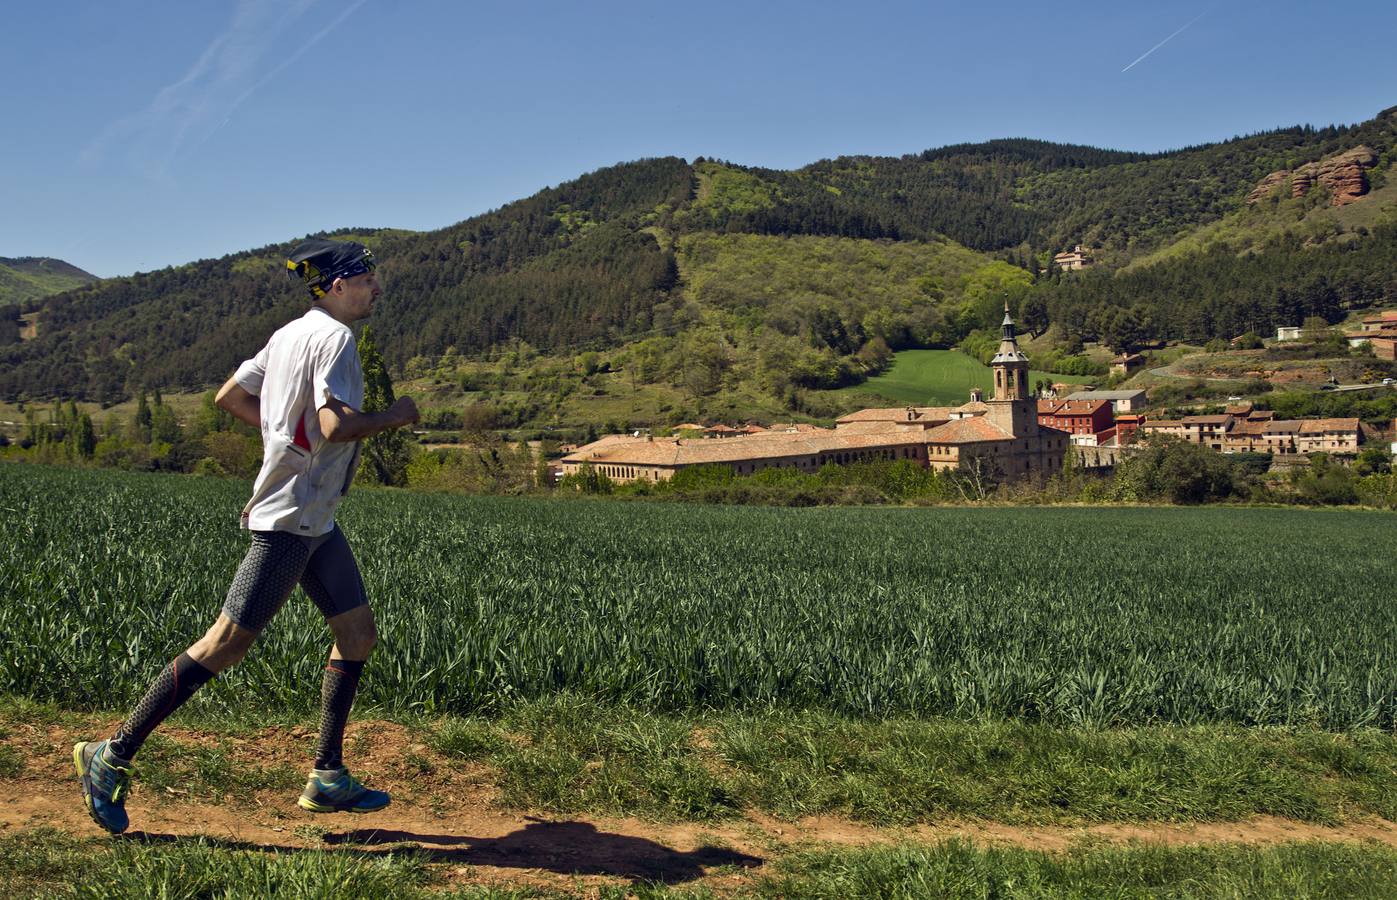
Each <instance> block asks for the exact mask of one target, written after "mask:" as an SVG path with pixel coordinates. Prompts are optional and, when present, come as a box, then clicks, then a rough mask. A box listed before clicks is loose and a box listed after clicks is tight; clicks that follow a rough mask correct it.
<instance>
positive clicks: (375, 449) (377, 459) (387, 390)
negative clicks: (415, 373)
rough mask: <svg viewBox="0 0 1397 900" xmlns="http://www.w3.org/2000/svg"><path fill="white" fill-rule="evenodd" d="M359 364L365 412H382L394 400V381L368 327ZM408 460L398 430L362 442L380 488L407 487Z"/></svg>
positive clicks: (362, 337)
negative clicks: (362, 376) (381, 486)
mask: <svg viewBox="0 0 1397 900" xmlns="http://www.w3.org/2000/svg"><path fill="white" fill-rule="evenodd" d="M359 361H360V362H361V363H362V364H363V368H364V412H367V413H375V412H382V411H383V410H385V409H387V408H388V407H390V406H392V405H393V401H394V400H396V399H397V398H396V397H395V396H394V395H393V380H392V379H391V378H389V377H388V366H387V364H386V363H385V362H384V361H383V354H382V353H379V352H378V347H377V346H375V345H374V339H373V329H371V328H368V327H367V326H366V327H365V328H364V331H363V333H362V334H361V335H360V336H359ZM409 456H410V451H409V449H408V433H407V432H406V431H404V430H403V429H401V428H393V429H390V430H388V431H385V432H382V433H380V434H376V435H374V436H373V437H371V438H368V439H367V440H365V441H364V458H365V459H366V460H367V461H368V463H369V466H370V471H371V472H372V473H373V476H374V478H375V479H377V480H378V482H379V483H380V484H390V485H403V484H406V483H407V464H408V461H409Z"/></svg>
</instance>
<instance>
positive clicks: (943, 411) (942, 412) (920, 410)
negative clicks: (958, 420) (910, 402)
mask: <svg viewBox="0 0 1397 900" xmlns="http://www.w3.org/2000/svg"><path fill="white" fill-rule="evenodd" d="M909 409H910V410H911V411H912V414H911V415H908V410H909ZM950 420H951V408H950V407H949V406H912V407H908V406H889V407H880V408H877V409H861V410H859V411H858V412H852V413H849V414H848V415H847V416H840V417H839V418H838V419H836V420H835V422H836V423H837V424H841V425H842V424H844V423H845V422H915V423H917V424H922V425H924V424H926V423H928V422H933V423H934V422H949V421H950Z"/></svg>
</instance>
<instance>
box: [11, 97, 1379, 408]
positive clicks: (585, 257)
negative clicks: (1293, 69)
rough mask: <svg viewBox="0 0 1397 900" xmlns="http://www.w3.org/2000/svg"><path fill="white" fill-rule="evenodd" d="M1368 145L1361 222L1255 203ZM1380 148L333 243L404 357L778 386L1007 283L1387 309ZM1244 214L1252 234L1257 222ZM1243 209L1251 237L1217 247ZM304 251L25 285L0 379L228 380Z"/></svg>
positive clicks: (1065, 312)
mask: <svg viewBox="0 0 1397 900" xmlns="http://www.w3.org/2000/svg"><path fill="white" fill-rule="evenodd" d="M1355 147H1363V148H1367V149H1368V150H1370V151H1371V152H1372V154H1373V158H1374V159H1375V160H1376V163H1375V164H1374V165H1372V166H1371V167H1370V168H1369V169H1368V170H1367V174H1366V175H1362V174H1360V175H1359V176H1358V179H1359V181H1360V182H1362V184H1361V187H1362V188H1363V190H1364V191H1368V189H1369V188H1372V189H1373V190H1371V191H1368V196H1363V197H1361V198H1359V199H1358V200H1357V201H1356V202H1354V203H1353V204H1351V205H1350V206H1348V207H1345V210H1355V211H1356V212H1355V213H1353V214H1352V215H1349V214H1348V213H1347V212H1346V213H1345V216H1346V217H1339V216H1331V217H1330V218H1329V219H1326V220H1325V221H1323V222H1320V221H1319V219H1318V218H1316V217H1317V216H1319V212H1316V210H1321V208H1322V207H1324V206H1325V205H1326V203H1327V196H1328V195H1327V194H1326V193H1325V192H1324V190H1323V189H1315V190H1314V191H1313V192H1312V193H1311V194H1310V195H1308V197H1307V198H1306V199H1305V200H1304V201H1303V202H1301V201H1289V200H1283V199H1280V198H1272V199H1270V200H1268V201H1267V204H1268V205H1264V206H1263V207H1262V211H1261V212H1257V211H1256V210H1255V209H1254V207H1253V206H1249V205H1248V203H1247V200H1248V197H1249V195H1250V194H1251V193H1252V192H1253V191H1254V190H1255V188H1256V186H1257V184H1258V182H1260V181H1261V180H1262V179H1263V178H1265V177H1266V176H1268V175H1269V174H1271V173H1273V172H1277V171H1279V170H1290V169H1294V168H1295V167H1296V166H1298V165H1300V164H1303V163H1310V162H1316V161H1319V160H1322V159H1325V158H1327V157H1331V156H1332V155H1333V154H1335V153H1338V152H1340V151H1346V150H1351V149H1353V148H1355ZM1395 147H1397V116H1395V115H1394V112H1393V111H1387V112H1385V113H1383V114H1381V115H1380V116H1379V117H1377V118H1375V119H1374V120H1372V121H1369V122H1366V123H1363V124H1360V125H1356V126H1351V127H1326V128H1312V127H1295V128H1286V129H1278V130H1275V131H1270V132H1266V133H1263V134H1257V135H1252V136H1249V137H1243V138H1236V139H1233V140H1230V141H1225V142H1221V143H1217V144H1211V145H1206V146H1200V147H1191V148H1186V149H1183V150H1178V151H1171V152H1167V153H1159V154H1139V153H1129V152H1119V151H1114V150H1102V149H1096V148H1091V147H1080V146H1070V145H1061V144H1052V143H1047V142H1043V141H1034V140H1027V139H1013V140H999V141H990V142H986V143H983V144H976V145H959V146H952V147H944V148H940V149H935V150H928V151H926V152H924V153H918V154H909V155H907V156H903V157H897V158H886V157H885V158H875V157H842V158H839V159H835V160H824V161H821V162H817V163H814V164H812V165H809V166H806V167H804V168H802V169H798V170H795V171H777V170H770V169H760V168H748V167H742V166H737V165H733V164H730V163H724V162H720V161H716V160H708V159H703V158H699V159H697V160H695V161H694V162H693V163H689V162H686V161H685V160H682V159H678V158H673V157H671V158H664V159H650V160H641V161H637V162H632V163H625V164H622V165H617V166H613V167H610V168H607V169H602V170H599V171H597V172H593V173H590V174H588V175H584V176H582V177H581V178H579V179H577V180H575V181H572V182H568V183H566V184H563V185H560V186H558V187H555V188H549V189H546V190H543V191H540V192H539V193H537V194H535V195H534V196H532V197H529V198H526V199H523V200H520V201H517V202H515V203H511V204H509V205H507V206H504V207H502V208H500V209H498V210H494V211H492V212H489V213H486V214H484V215H480V216H476V217H474V218H471V219H467V220H465V221H463V222H460V223H458V224H456V225H452V226H450V227H447V228H443V229H439V230H436V231H431V232H422V233H413V232H404V231H388V230H376V229H355V230H352V231H345V232H338V233H337V234H345V235H347V234H353V235H357V236H359V237H360V238H362V239H363V240H365V241H366V242H367V243H369V244H370V245H371V246H372V247H373V248H374V250H375V252H376V253H377V254H378V256H379V259H380V261H381V263H382V266H381V271H382V274H383V277H384V280H385V282H386V287H387V291H386V293H385V296H384V298H383V300H382V301H381V302H380V304H379V305H378V307H377V308H376V311H375V314H374V322H373V324H374V328H375V331H376V333H377V335H378V340H379V344H380V347H381V349H382V350H383V352H384V355H385V357H386V358H387V360H388V362H389V364H390V365H391V366H393V367H394V368H395V369H398V370H400V371H401V370H402V369H403V368H404V367H405V366H407V365H408V363H409V362H413V363H414V364H415V365H416V366H417V367H418V368H420V367H421V364H422V361H423V360H433V359H438V358H440V357H442V356H443V355H446V354H447V353H448V351H449V350H453V349H454V351H455V353H456V354H457V355H459V356H463V357H467V358H469V357H472V356H483V355H486V354H490V353H492V352H493V351H495V350H497V349H498V348H499V347H501V346H503V345H505V344H509V345H511V346H519V345H520V344H521V343H522V344H527V345H528V346H529V347H531V348H532V349H533V350H536V351H541V352H544V353H551V354H567V353H576V352H580V351H582V350H605V349H608V348H614V347H619V346H621V345H623V344H630V343H635V342H641V341H651V342H654V341H657V340H670V342H671V344H673V348H674V349H675V352H681V351H680V349H678V348H682V347H686V346H689V345H690V344H692V343H693V342H692V341H689V340H688V339H687V338H685V339H684V340H679V338H680V337H682V336H683V335H689V334H694V335H698V334H700V333H702V335H704V337H703V338H702V340H701V341H699V343H702V344H704V345H705V346H713V347H722V346H726V347H728V348H729V350H728V351H727V352H729V353H732V352H736V348H740V347H744V346H758V345H761V341H760V340H756V339H754V338H753V335H756V334H759V333H761V332H762V331H763V330H766V332H767V333H768V334H769V335H770V336H771V340H769V341H767V343H766V345H765V346H767V347H768V348H770V347H776V346H778V345H779V346H780V347H781V348H782V349H781V352H780V353H778V354H776V355H775V356H774V357H773V358H772V359H771V360H769V361H768V362H764V363H763V368H764V369H770V367H771V366H779V365H781V364H782V363H781V360H788V361H791V363H790V364H791V365H792V366H794V367H797V368H799V370H800V372H799V373H797V374H795V375H794V376H792V377H787V378H780V377H771V378H770V379H769V381H770V383H771V384H772V385H773V386H775V385H780V384H787V385H790V384H797V385H807V386H817V385H819V386H831V385H834V384H840V383H847V381H848V379H850V378H853V379H858V378H860V377H862V375H863V374H867V373H869V372H872V371H876V370H877V367H878V366H879V365H880V364H881V363H880V360H883V359H885V358H886V355H887V352H888V350H889V349H890V348H891V349H899V348H902V347H912V346H946V345H949V344H953V343H956V342H957V341H960V340H963V339H964V338H965V337H966V336H967V335H969V334H971V333H972V332H974V331H976V330H977V329H984V328H991V329H992V328H994V327H995V326H996V325H997V319H998V316H999V315H1000V314H1001V313H1000V312H999V310H1000V308H1001V306H1002V303H1003V302H1005V301H1006V300H1007V301H1009V302H1010V303H1011V305H1012V307H1013V308H1014V310H1015V312H1016V313H1017V314H1018V315H1019V316H1020V317H1021V318H1022V319H1024V320H1025V321H1026V322H1027V323H1028V324H1029V325H1030V326H1031V327H1032V328H1033V330H1034V331H1035V332H1038V331H1042V330H1043V329H1044V328H1046V327H1047V326H1048V325H1059V326H1061V327H1060V329H1058V330H1057V331H1055V332H1054V333H1055V334H1061V335H1063V336H1064V337H1065V338H1066V340H1067V341H1068V343H1075V342H1076V341H1078V340H1091V339H1094V338H1101V339H1103V340H1107V341H1108V342H1111V343H1115V344H1120V343H1129V342H1130V341H1131V340H1145V339H1157V338H1188V339H1206V338H1210V337H1214V336H1219V335H1221V336H1226V337H1230V336H1233V335H1234V334H1236V333H1237V332H1239V331H1241V330H1246V329H1254V330H1265V329H1269V328H1270V327H1272V326H1273V325H1275V324H1295V323H1296V322H1298V321H1299V319H1298V318H1297V316H1298V317H1303V316H1306V315H1322V316H1325V317H1327V318H1330V319H1331V320H1336V319H1337V318H1338V317H1340V316H1341V315H1342V314H1343V312H1344V311H1345V310H1346V309H1350V308H1353V307H1361V306H1366V305H1371V304H1374V303H1379V302H1387V301H1391V300H1393V299H1397V288H1394V285H1393V277H1392V275H1391V273H1392V272H1393V271H1394V267H1393V265H1392V263H1393V259H1392V255H1393V247H1394V245H1397V235H1394V228H1397V226H1394V225H1392V224H1391V222H1392V220H1393V216H1392V214H1391V209H1392V208H1394V207H1397V192H1394V191H1385V190H1380V188H1381V187H1382V184H1383V181H1384V179H1385V177H1386V175H1387V173H1388V172H1389V171H1390V170H1391V169H1392V167H1393V164H1394V161H1397V151H1395V150H1394V148H1395ZM1282 187H1284V185H1283V186H1282ZM1365 204H1366V205H1365ZM1259 216H1263V217H1264V216H1269V219H1267V222H1268V223H1269V224H1267V225H1266V227H1265V228H1260V227H1253V226H1252V225H1245V223H1247V222H1251V223H1253V225H1254V224H1255V222H1256V221H1257V220H1258V217H1259ZM1288 216H1298V217H1300V219H1303V220H1304V221H1303V222H1302V223H1301V224H1303V225H1304V226H1305V227H1304V228H1291V227H1290V226H1288V225H1287V224H1286V217H1288ZM1306 217H1309V218H1306ZM1360 222H1361V223H1362V224H1359V223H1360ZM1238 223H1242V224H1238ZM1243 225H1245V228H1250V229H1251V230H1250V231H1246V235H1247V238H1246V241H1241V240H1240V239H1238V240H1230V239H1223V238H1225V237H1226V236H1228V235H1232V236H1234V237H1235V236H1236V235H1237V234H1239V233H1241V232H1239V231H1238V229H1239V228H1243ZM1244 230H1245V229H1244ZM1202 235H1207V237H1206V238H1204V237H1199V236H1202ZM1220 236H1221V237H1220ZM292 243H293V242H287V243H286V244H281V245H276V246H271V247H264V248H260V249H258V250H253V251H246V252H242V253H236V254H233V255H231V256H227V257H223V258H222V259H217V260H204V261H199V262H195V263H190V264H188V265H185V266H180V267H176V268H170V269H166V270H163V271H160V272H153V273H145V274H140V275H135V276H132V277H129V278H119V279H110V280H108V281H104V282H101V283H99V284H96V285H92V286H89V287H85V288H79V289H77V290H74V291H69V292H67V293H64V294H59V295H56V296H52V297H46V298H40V299H32V300H30V301H28V302H27V303H25V304H24V306H23V310H24V312H25V314H26V315H27V317H28V319H29V320H32V321H34V322H35V323H36V326H37V336H36V337H34V338H33V339H32V340H21V335H20V332H19V329H18V328H17V327H16V324H17V317H18V315H19V309H18V308H11V309H10V310H8V311H7V310H4V309H0V316H4V317H5V321H3V322H0V396H4V397H7V398H11V399H13V398H17V397H24V396H29V397H51V396H60V395H61V396H77V397H80V398H87V399H94V400H103V401H111V400H115V399H119V398H121V397H124V396H129V395H130V394H131V393H132V392H133V391H135V390H136V389H137V388H139V387H141V386H145V387H149V388H154V387H163V388H167V389H172V388H174V389H195V388H201V387H204V386H207V385H210V384H214V383H216V382H218V381H219V380H221V379H222V378H223V377H225V376H226V374H227V373H228V372H229V371H231V369H232V367H233V366H234V365H236V363H237V362H238V361H239V360H240V359H242V358H244V357H246V356H247V355H249V354H250V353H252V352H253V351H254V350H255V349H256V347H257V346H258V345H259V344H260V343H261V342H262V341H263V340H265V337H266V335H267V334H268V333H269V332H270V331H271V330H272V329H273V328H274V327H276V326H277V325H278V324H280V323H281V322H283V321H285V320H286V319H288V318H290V317H291V316H294V315H295V314H296V313H297V312H298V311H299V310H300V309H302V308H304V303H305V301H304V299H303V297H302V295H301V293H300V291H299V290H298V289H297V288H296V287H295V286H293V285H290V284H289V283H287V282H286V281H285V279H284V277H283V276H282V270H281V266H280V260H281V258H282V257H283V256H284V254H285V253H286V252H287V250H288V249H289V248H290V246H291V245H292ZM1079 243H1080V244H1085V245H1087V246H1089V247H1094V248H1095V252H1096V258H1097V260H1098V262H1099V264H1098V265H1097V266H1096V267H1095V270H1094V271H1090V272H1087V273H1072V274H1070V275H1067V276H1063V275H1061V274H1060V273H1056V272H1053V271H1045V272H1040V269H1042V268H1043V267H1044V266H1046V265H1047V264H1048V260H1049V259H1050V258H1051V255H1052V254H1053V253H1054V252H1056V251H1059V250H1062V249H1066V248H1068V247H1070V246H1072V245H1074V244H1079ZM1136 261H1139V263H1140V264H1138V265H1133V266H1132V265H1131V263H1134V262H1136ZM1151 262H1152V263H1155V264H1154V265H1145V263H1151ZM715 342H716V343H715ZM653 346H654V345H653V343H652V345H651V347H652V348H653ZM811 353H814V354H816V356H817V357H818V359H816V358H815V357H811V356H810V354H811ZM676 366H677V367H679V368H682V366H678V364H677V363H676ZM672 368H673V367H672ZM801 373H803V374H801ZM703 381H704V383H712V381H713V380H712V379H703Z"/></svg>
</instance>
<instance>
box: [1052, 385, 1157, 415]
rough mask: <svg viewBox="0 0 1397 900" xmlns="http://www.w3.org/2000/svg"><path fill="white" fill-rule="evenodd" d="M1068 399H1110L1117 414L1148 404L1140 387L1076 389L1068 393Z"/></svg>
mask: <svg viewBox="0 0 1397 900" xmlns="http://www.w3.org/2000/svg"><path fill="white" fill-rule="evenodd" d="M1066 399H1068V400H1109V401H1110V402H1111V406H1112V407H1113V408H1114V409H1115V412H1116V416H1117V417H1119V416H1120V414H1121V413H1133V412H1139V411H1140V410H1142V409H1144V408H1145V406H1146V405H1147V404H1148V402H1149V401H1148V400H1147V399H1146V398H1145V392H1144V391H1143V390H1140V389H1136V390H1131V391H1074V392H1073V393H1071V394H1068V395H1067V398H1066Z"/></svg>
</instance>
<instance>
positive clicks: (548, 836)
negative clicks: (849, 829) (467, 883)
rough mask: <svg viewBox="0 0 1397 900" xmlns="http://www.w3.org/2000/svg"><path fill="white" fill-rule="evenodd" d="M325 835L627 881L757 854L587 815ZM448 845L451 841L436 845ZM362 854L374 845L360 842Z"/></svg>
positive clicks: (246, 845) (341, 841)
mask: <svg viewBox="0 0 1397 900" xmlns="http://www.w3.org/2000/svg"><path fill="white" fill-rule="evenodd" d="M125 839H126V840H134V841H145V842H150V843H171V844H196V843H203V844H205V845H208V846H213V847H219V848H222V849H228V850H256V851H263V852H273V853H307V852H311V853H313V852H316V850H315V848H313V847H290V846H278V845H272V844H260V843H256V842H252V841H240V840H228V839H223V838H215V837H208V836H199V835H170V834H151V833H146V832H132V833H130V834H128V835H127V836H126V837H125ZM323 840H324V841H325V843H327V844H329V845H331V846H334V847H344V848H346V849H351V850H352V849H355V848H367V847H373V846H376V845H383V844H404V843H414V844H419V845H423V846H421V847H420V849H415V851H414V852H417V853H420V854H422V855H423V856H425V857H426V858H427V860H428V861H429V862H450V863H456V864H460V865H473V866H497V867H501V868H515V869H542V870H545V871H548V872H555V873H558V874H560V875H613V876H618V877H622V878H629V879H631V880H633V881H656V882H662V883H664V884H682V883H683V882H686V881H693V880H695V879H698V878H702V877H703V876H704V874H705V872H706V870H707V869H709V868H713V867H717V866H739V867H742V868H754V867H756V866H759V865H761V864H762V862H763V860H762V859H761V858H760V857H757V856H751V855H750V854H746V853H740V852H738V851H736V850H729V849H726V848H723V847H707V846H705V847H699V848H697V849H694V850H690V851H688V852H686V853H682V852H680V851H678V850H675V849H674V848H672V847H666V846H665V845H664V844H661V843H658V842H656V841H652V840H648V839H646V838H640V837H631V836H629V835H624V834H615V833H612V832H608V831H598V830H597V827H596V826H595V825H592V824H591V823H590V822H544V821H534V822H531V823H530V824H528V825H526V826H525V827H523V828H520V829H518V830H516V831H512V832H510V833H509V834H506V835H504V836H502V837H496V838H490V837H467V836H460V835H453V834H418V833H415V832H410V831H397V830H395V829H387V828H361V829H356V830H354V831H346V832H339V833H330V834H326V835H325V836H324V838H323ZM443 847H450V848H453V849H441V848H443ZM363 852H364V853H365V854H375V853H377V852H381V851H373V850H364V851H363Z"/></svg>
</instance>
